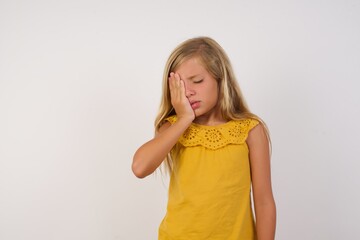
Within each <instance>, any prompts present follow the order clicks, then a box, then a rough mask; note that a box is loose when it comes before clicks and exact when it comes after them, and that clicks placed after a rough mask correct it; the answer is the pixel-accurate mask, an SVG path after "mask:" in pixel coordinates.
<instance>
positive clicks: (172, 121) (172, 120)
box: [165, 115, 177, 124]
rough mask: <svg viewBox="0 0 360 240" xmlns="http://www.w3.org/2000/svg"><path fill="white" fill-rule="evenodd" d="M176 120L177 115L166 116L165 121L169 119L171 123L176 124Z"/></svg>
mask: <svg viewBox="0 0 360 240" xmlns="http://www.w3.org/2000/svg"><path fill="white" fill-rule="evenodd" d="M176 120H177V117H176V115H173V116H170V117H167V118H165V121H168V122H169V123H171V124H174V123H175V122H176Z"/></svg>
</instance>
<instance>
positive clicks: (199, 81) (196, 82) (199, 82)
mask: <svg viewBox="0 0 360 240" xmlns="http://www.w3.org/2000/svg"><path fill="white" fill-rule="evenodd" d="M202 81H203V79H201V80H199V81H194V83H201V82H202Z"/></svg>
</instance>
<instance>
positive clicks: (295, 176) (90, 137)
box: [0, 0, 360, 240]
mask: <svg viewBox="0 0 360 240" xmlns="http://www.w3.org/2000/svg"><path fill="white" fill-rule="evenodd" d="M202 35H204V36H210V37H212V38H214V39H215V40H217V41H218V42H219V43H220V44H221V45H222V46H223V48H224V49H225V51H226V52H227V53H228V55H229V57H230V59H231V61H232V63H233V67H234V69H235V72H236V75H237V77H238V80H239V83H240V86H241V89H242V91H243V93H244V95H245V97H246V99H247V101H248V103H249V106H250V108H251V109H252V111H253V112H254V113H256V114H258V115H259V116H261V117H262V118H263V119H264V120H265V121H266V122H267V124H268V126H269V128H270V131H271V136H272V142H273V156H272V177H273V188H274V194H275V198H276V203H277V210H278V222H277V239H279V240H322V239H324V240H333V239H334V240H335V239H339V240H343V239H358V238H359V236H360V231H359V221H360V219H359V216H360V208H359V202H360V194H359V191H358V188H359V186H360V184H359V183H360V178H359V176H358V175H359V168H360V164H359V160H360V158H359V154H360V151H359V147H360V145H359V142H360V137H359V136H360V127H359V123H358V122H359V120H360V97H359V96H360V94H359V91H360V84H359V81H360V44H359V43H360V2H359V1H356V0H345V1H344V0H330V1H322V0H306V1H295V0H290V1H289V0H273V1H261V0H259V1H250V0H245V1H221V3H220V1H215V0H213V1H209V0H208V1H205V0H202V1H189V0H186V1H165V0H155V1H145V0H143V1H115V0H105V1H100V0H92V1H85V0H71V1H70V0H65V1H53V0H50V1H49V0H32V1H20V0H18V1H12V0H0V239H1V240H28V239H31V240H122V239H130V240H150V239H157V228H158V226H159V224H160V221H161V220H162V218H163V216H164V214H165V208H166V200H167V199H166V191H167V179H166V178H162V177H161V175H160V174H158V175H157V176H149V177H147V178H145V179H142V180H140V179H137V178H136V177H134V175H133V174H132V172H131V162H132V156H133V153H134V151H135V150H136V149H137V148H138V147H139V146H140V145H141V144H142V143H144V142H145V141H147V140H149V139H150V138H151V137H152V136H153V121H154V118H155V116H156V113H157V110H158V105H159V100H160V94H161V78H162V73H163V68H164V65H165V62H166V59H167V57H168V55H169V54H170V52H171V51H172V49H173V48H175V47H176V46H177V45H178V44H179V43H180V42H182V41H183V40H185V39H188V38H191V37H196V36H202Z"/></svg>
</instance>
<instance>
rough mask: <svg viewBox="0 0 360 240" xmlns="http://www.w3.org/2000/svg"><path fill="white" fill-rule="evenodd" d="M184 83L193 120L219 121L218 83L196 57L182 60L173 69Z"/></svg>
mask: <svg viewBox="0 0 360 240" xmlns="http://www.w3.org/2000/svg"><path fill="white" fill-rule="evenodd" d="M175 72H176V73H178V74H179V75H180V79H182V80H183V81H184V83H185V95H186V97H187V98H188V100H189V102H190V104H191V107H192V109H193V110H194V112H195V120H194V122H197V123H200V124H209V123H210V124H211V123H215V122H219V121H220V120H221V119H220V118H219V115H220V114H219V113H220V111H219V108H218V95H219V90H218V84H217V81H216V80H215V79H214V78H213V77H212V76H211V74H210V73H209V72H208V71H207V70H206V69H205V68H204V67H203V65H202V64H201V62H200V61H199V60H198V59H197V58H190V59H188V60H186V61H184V62H183V63H182V64H181V65H180V66H179V67H178V68H177V69H176V71H175Z"/></svg>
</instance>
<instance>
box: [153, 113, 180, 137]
mask: <svg viewBox="0 0 360 240" xmlns="http://www.w3.org/2000/svg"><path fill="white" fill-rule="evenodd" d="M176 120H177V117H176V115H173V116H170V117H167V118H165V119H164V121H163V124H162V125H161V126H160V128H159V129H158V130H157V132H156V134H159V133H162V132H163V131H165V130H166V129H168V128H169V127H170V126H171V125H172V124H173V123H175V122H176Z"/></svg>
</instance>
